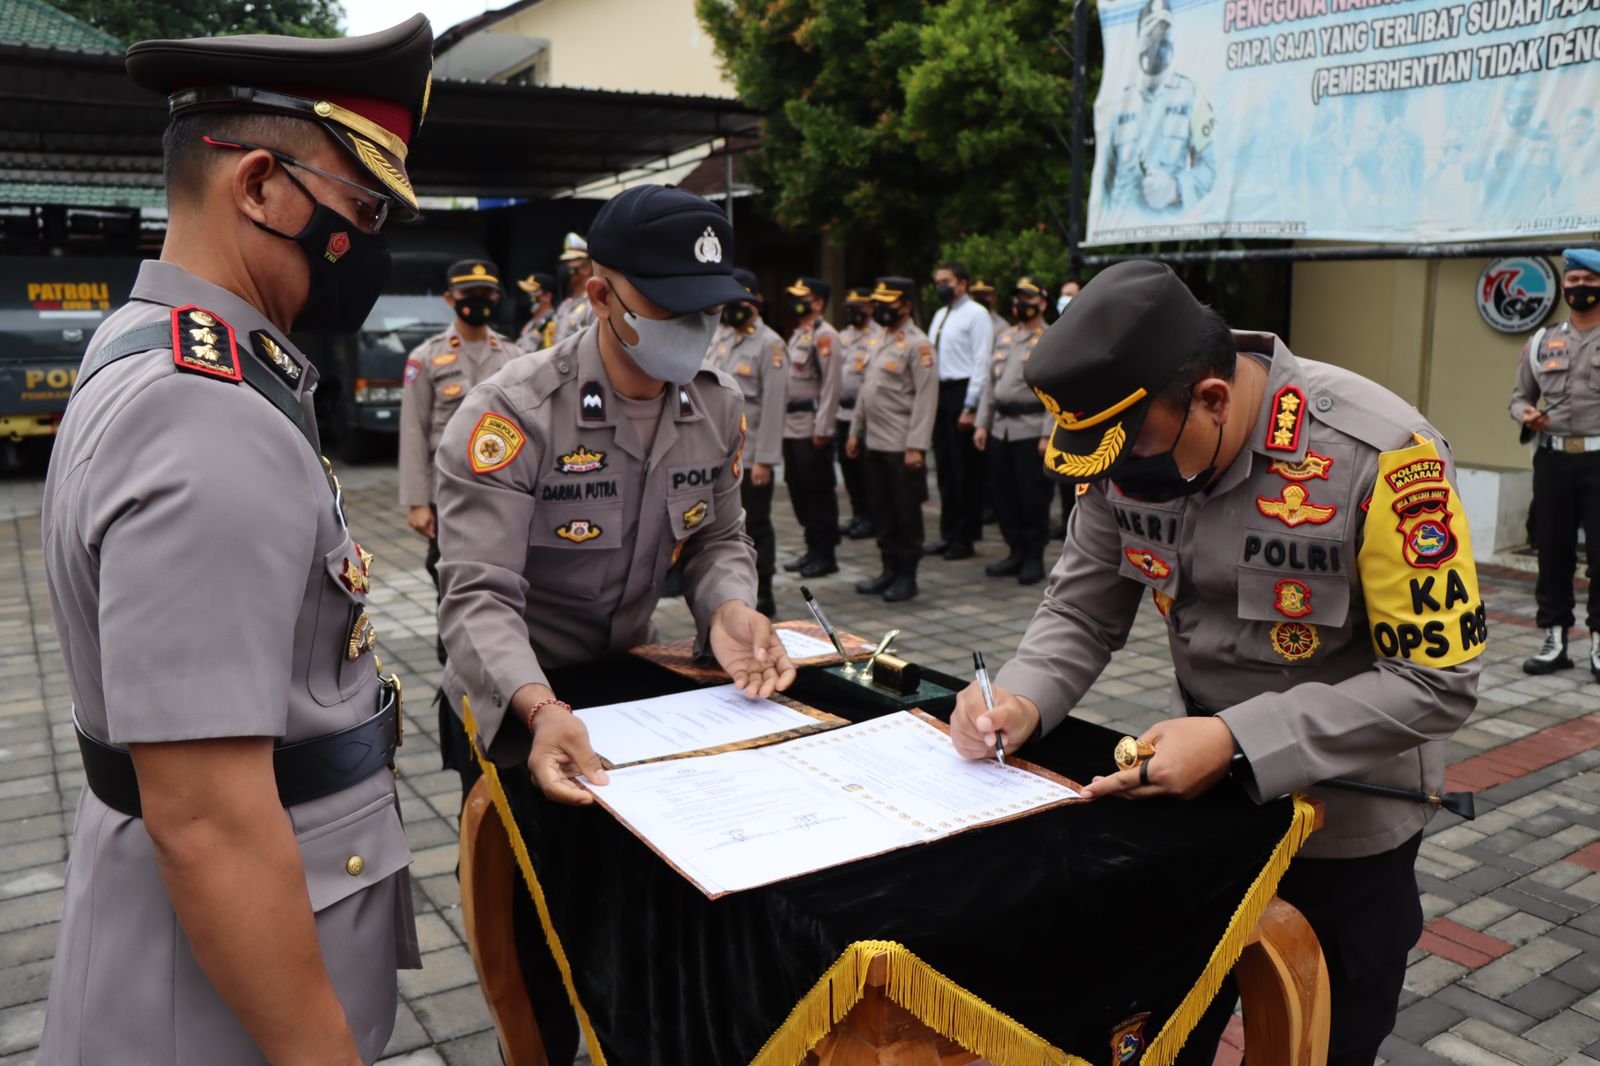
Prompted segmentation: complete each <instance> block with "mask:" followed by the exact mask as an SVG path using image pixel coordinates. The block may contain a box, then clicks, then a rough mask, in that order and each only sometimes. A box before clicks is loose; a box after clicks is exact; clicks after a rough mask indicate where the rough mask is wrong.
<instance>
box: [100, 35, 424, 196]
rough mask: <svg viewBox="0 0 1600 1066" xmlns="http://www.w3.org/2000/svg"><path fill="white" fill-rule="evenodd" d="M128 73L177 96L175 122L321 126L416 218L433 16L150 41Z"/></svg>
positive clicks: (131, 57) (136, 50) (135, 50)
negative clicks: (412, 165) (257, 120)
mask: <svg viewBox="0 0 1600 1066" xmlns="http://www.w3.org/2000/svg"><path fill="white" fill-rule="evenodd" d="M127 69H128V77H129V78H131V79H132V80H133V82H134V84H135V85H139V86H142V87H144V88H146V89H154V90H155V91H157V92H160V93H165V94H167V96H168V99H167V107H168V111H169V114H170V115H171V117H172V118H178V117H180V116H182V115H187V114H191V113H194V112H200V111H252V112H258V113H267V114H278V115H291V116H294V117H296V118H303V119H306V120H307V121H309V122H315V123H317V124H318V125H320V126H321V127H322V128H323V129H325V130H327V132H328V133H329V134H330V135H331V136H332V137H333V138H334V140H335V141H337V142H338V143H339V146H340V147H341V148H343V149H344V150H345V151H346V152H347V153H349V155H350V157H351V158H352V159H353V160H355V162H356V163H357V165H359V166H360V167H362V168H363V169H364V170H365V171H366V172H367V173H369V174H371V175H372V176H373V177H374V178H376V179H377V180H378V182H379V183H380V184H379V186H378V189H379V190H380V191H383V192H385V193H387V195H388V197H389V198H390V200H391V201H393V203H394V208H395V212H394V215H395V217H396V218H415V217H416V215H417V195H416V193H415V191H413V190H412V188H411V180H410V179H409V178H408V177H407V176H406V156H407V155H408V154H409V152H410V149H411V141H412V139H413V138H414V137H415V136H416V133H417V131H418V130H419V129H421V127H422V120H423V119H424V118H425V117H426V116H427V113H428V96H429V91H430V90H431V88H432V86H433V30H432V28H431V27H430V26H429V25H428V20H427V18H426V17H425V16H423V15H420V14H418V15H413V16H411V17H410V18H409V19H407V20H406V21H404V22H402V23H400V24H399V25H397V26H391V27H390V28H389V29H387V30H383V31H381V32H379V33H369V34H366V35H364V36H360V37H335V38H331V39H319V40H309V39H307V38H304V37H287V36H276V35H272V34H258V33H247V34H239V35H235V36H228V37H192V38H186V39H182V40H155V41H140V42H138V43H137V44H135V45H134V46H133V47H131V48H129V49H128V58H127Z"/></svg>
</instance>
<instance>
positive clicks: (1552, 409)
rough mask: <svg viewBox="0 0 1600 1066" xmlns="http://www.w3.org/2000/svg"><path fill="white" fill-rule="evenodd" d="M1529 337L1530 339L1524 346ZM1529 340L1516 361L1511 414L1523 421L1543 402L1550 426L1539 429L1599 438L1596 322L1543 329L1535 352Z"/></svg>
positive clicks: (1599, 337) (1599, 344)
mask: <svg viewBox="0 0 1600 1066" xmlns="http://www.w3.org/2000/svg"><path fill="white" fill-rule="evenodd" d="M1532 341H1533V338H1531V337H1530V338H1528V344H1531V343H1532ZM1528 344H1524V345H1523V346H1522V358H1521V359H1520V360H1519V361H1518V363H1517V385H1516V388H1515V389H1513V390H1512V393H1511V417H1512V418H1514V419H1516V420H1517V421H1518V422H1521V421H1522V416H1523V415H1524V414H1525V413H1526V412H1528V411H1530V410H1534V409H1536V408H1538V406H1539V401H1540V400H1543V401H1544V412H1545V414H1547V415H1549V416H1550V424H1549V425H1548V426H1546V427H1545V428H1544V429H1543V430H1542V431H1541V432H1543V433H1549V434H1553V435H1555V436H1558V437H1594V436H1600V326H1597V327H1595V328H1594V329H1589V330H1577V329H1573V328H1572V323H1571V322H1560V323H1557V324H1556V325H1554V326H1551V327H1550V328H1549V329H1547V330H1545V331H1544V336H1543V337H1542V338H1541V339H1540V342H1539V350H1538V351H1537V352H1530V351H1529V350H1528Z"/></svg>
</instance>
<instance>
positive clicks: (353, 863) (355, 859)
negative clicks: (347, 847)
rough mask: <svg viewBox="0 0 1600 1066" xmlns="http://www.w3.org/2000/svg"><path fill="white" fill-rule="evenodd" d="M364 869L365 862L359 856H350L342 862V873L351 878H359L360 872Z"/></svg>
mask: <svg viewBox="0 0 1600 1066" xmlns="http://www.w3.org/2000/svg"><path fill="white" fill-rule="evenodd" d="M366 868H367V863H366V860H365V859H363V858H362V857H361V856H359V855H352V856H350V857H349V858H348V859H346V860H345V861H344V872H345V873H347V874H349V875H350V876H351V877H360V876H361V871H362V870H365V869H366Z"/></svg>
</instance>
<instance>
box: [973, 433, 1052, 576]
mask: <svg viewBox="0 0 1600 1066" xmlns="http://www.w3.org/2000/svg"><path fill="white" fill-rule="evenodd" d="M985 454H986V457H987V458H988V461H989V485H990V487H991V488H992V489H993V490H994V511H995V516H996V517H997V518H998V519H999V520H1000V534H1001V535H1002V536H1003V537H1005V539H1006V544H1007V545H1008V546H1010V548H1011V550H1012V552H1014V553H1015V554H1018V555H1023V556H1026V555H1038V554H1041V553H1043V551H1044V544H1045V541H1047V540H1049V539H1050V490H1051V487H1052V486H1051V484H1050V481H1049V479H1048V478H1047V477H1046V476H1045V472H1044V461H1043V460H1042V459H1040V458H1039V438H1038V437H1024V438H1023V439H1021V440H999V439H997V438H995V437H990V438H989V447H988V449H987V451H986V453H985Z"/></svg>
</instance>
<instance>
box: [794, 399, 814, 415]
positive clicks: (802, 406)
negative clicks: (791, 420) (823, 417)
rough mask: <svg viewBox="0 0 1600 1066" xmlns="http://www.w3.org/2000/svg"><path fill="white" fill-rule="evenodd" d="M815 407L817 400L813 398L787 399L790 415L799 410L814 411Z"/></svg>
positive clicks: (797, 412)
mask: <svg viewBox="0 0 1600 1066" xmlns="http://www.w3.org/2000/svg"><path fill="white" fill-rule="evenodd" d="M816 409H817V401H815V400H790V401H789V413H790V414H792V415H795V414H799V413H800V412H801V411H815V410H816Z"/></svg>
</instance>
